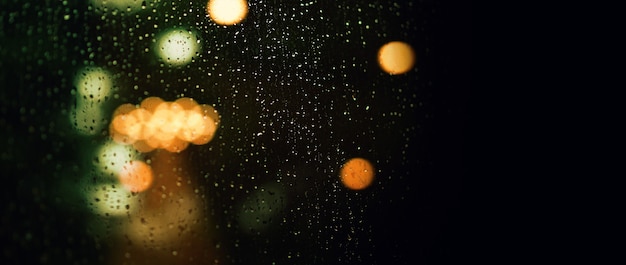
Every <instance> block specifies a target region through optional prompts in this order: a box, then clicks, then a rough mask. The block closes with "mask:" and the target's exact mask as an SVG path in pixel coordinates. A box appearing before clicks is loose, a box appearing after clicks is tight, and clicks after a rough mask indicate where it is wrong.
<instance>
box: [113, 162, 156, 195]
mask: <svg viewBox="0 0 626 265" xmlns="http://www.w3.org/2000/svg"><path fill="white" fill-rule="evenodd" d="M119 179H120V182H121V183H122V185H123V186H124V187H126V188H127V189H128V190H129V191H131V192H142V191H145V190H146V189H148V188H149V187H150V185H152V181H153V180H154V175H153V173H152V168H151V167H150V166H149V165H148V164H146V163H144V162H142V161H138V160H133V161H130V162H128V163H126V164H124V166H122V171H120V173H119Z"/></svg>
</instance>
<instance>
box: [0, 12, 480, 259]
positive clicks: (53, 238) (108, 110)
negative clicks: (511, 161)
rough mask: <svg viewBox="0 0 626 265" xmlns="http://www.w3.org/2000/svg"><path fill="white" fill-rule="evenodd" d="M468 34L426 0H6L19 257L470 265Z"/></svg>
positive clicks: (9, 241) (8, 220)
mask: <svg viewBox="0 0 626 265" xmlns="http://www.w3.org/2000/svg"><path fill="white" fill-rule="evenodd" d="M233 3H235V5H234V6H230V5H229V4H233ZM469 22H470V11H469V4H468V3H464V4H457V3H450V2H447V1H446V2H440V1H427V0H424V1H397V2H394V1H391V2H389V1H366V2H362V1H263V0H260V1H252V0H250V1H218V0H213V1H210V2H207V1H162V0H145V1H134V0H109V1H102V0H90V1H80V2H79V1H4V2H2V3H0V41H1V46H0V69H1V71H0V85H1V89H0V148H1V149H0V152H1V153H0V166H1V168H0V169H1V170H2V176H3V181H4V183H3V192H2V202H1V203H0V205H2V208H1V209H2V217H1V219H0V220H1V223H0V225H1V227H2V228H1V229H0V236H1V238H2V241H3V247H2V252H1V253H0V256H1V257H2V259H1V260H2V261H3V262H1V263H3V264H40V263H41V264H61V263H62V264H420V263H423V262H435V263H438V262H445V261H451V260H457V259H459V258H462V255H463V253H464V251H462V249H463V247H464V244H466V243H467V242H468V241H467V239H464V238H463V235H464V231H463V230H464V228H465V227H466V226H464V225H463V218H465V217H466V216H465V215H464V214H463V211H462V210H461V209H462V207H463V196H462V194H464V192H466V191H464V190H463V188H462V187H463V177H464V175H465V161H464V156H463V152H464V151H463V146H464V137H465V123H466V121H465V119H466V116H467V114H466V106H465V105H466V101H467V96H468V94H469V86H470V69H469V58H470V56H469V54H470V48H471V42H470V36H469V35H470V33H469V32H470V30H469V29H470V25H469V24H470V23H469ZM384 47H392V48H384Z"/></svg>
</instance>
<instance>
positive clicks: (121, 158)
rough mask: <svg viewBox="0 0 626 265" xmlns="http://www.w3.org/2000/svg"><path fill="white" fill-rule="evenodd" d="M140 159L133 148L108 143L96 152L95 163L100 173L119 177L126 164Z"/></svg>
mask: <svg viewBox="0 0 626 265" xmlns="http://www.w3.org/2000/svg"><path fill="white" fill-rule="evenodd" d="M138 158H139V153H138V152H137V151H135V150H134V149H133V148H132V147H130V146H128V145H122V144H118V143H116V142H114V141H108V142H106V143H104V144H103V145H102V146H100V148H98V150H96V156H95V159H94V163H95V165H96V166H97V167H98V169H99V170H100V171H102V172H105V173H107V174H108V175H110V176H118V175H119V174H120V172H122V169H123V168H124V165H125V164H126V163H128V162H130V161H133V160H136V159H138Z"/></svg>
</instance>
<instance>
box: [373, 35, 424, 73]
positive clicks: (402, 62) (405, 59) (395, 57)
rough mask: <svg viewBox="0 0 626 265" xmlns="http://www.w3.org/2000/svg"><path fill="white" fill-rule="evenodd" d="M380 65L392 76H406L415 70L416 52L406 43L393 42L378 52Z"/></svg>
mask: <svg viewBox="0 0 626 265" xmlns="http://www.w3.org/2000/svg"><path fill="white" fill-rule="evenodd" d="M378 64H379V65H380V67H381V68H382V69H383V71H385V72H387V73H389V74H391V75H399V74H404V73H406V72H408V71H409V70H411V69H412V68H413V65H414V64H415V52H413V48H412V47H411V45H409V44H407V43H405V42H401V41H392V42H389V43H387V44H385V45H383V46H382V47H381V48H380V50H378Z"/></svg>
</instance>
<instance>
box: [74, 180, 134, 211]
mask: <svg viewBox="0 0 626 265" xmlns="http://www.w3.org/2000/svg"><path fill="white" fill-rule="evenodd" d="M86 199H87V201H88V203H89V205H90V208H91V209H92V211H94V212H95V213H96V214H100V215H104V216H124V215H128V214H130V213H132V212H134V211H136V210H137V209H138V208H139V207H138V205H139V197H138V196H135V195H133V194H132V193H131V192H130V191H129V190H127V189H126V188H124V187H122V186H121V185H116V184H101V185H95V186H90V187H87V193H86Z"/></svg>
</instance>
